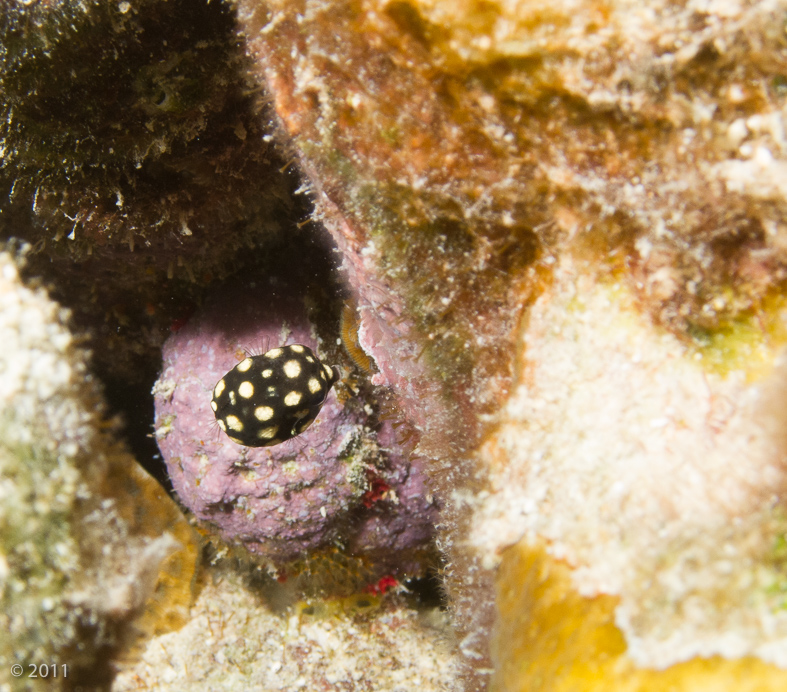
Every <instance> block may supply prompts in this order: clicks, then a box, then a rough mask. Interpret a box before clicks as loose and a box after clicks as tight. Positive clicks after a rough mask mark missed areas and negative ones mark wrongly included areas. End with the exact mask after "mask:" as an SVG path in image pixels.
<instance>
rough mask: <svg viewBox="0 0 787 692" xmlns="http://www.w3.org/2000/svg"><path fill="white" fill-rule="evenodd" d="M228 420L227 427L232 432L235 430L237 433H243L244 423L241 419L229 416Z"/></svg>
mask: <svg viewBox="0 0 787 692" xmlns="http://www.w3.org/2000/svg"><path fill="white" fill-rule="evenodd" d="M226 420H227V426H228V427H229V429H230V430H234V431H235V432H243V423H241V421H240V418H238V417H237V416H233V415H229V416H227V418H226Z"/></svg>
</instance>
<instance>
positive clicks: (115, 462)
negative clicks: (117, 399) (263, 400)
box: [0, 252, 197, 690]
mask: <svg viewBox="0 0 787 692" xmlns="http://www.w3.org/2000/svg"><path fill="white" fill-rule="evenodd" d="M0 296H2V299H1V300H0V340H2V343H3V349H2V354H0V426H2V435H0V438H1V439H0V603H2V608H0V627H1V628H2V630H3V632H4V636H3V637H2V638H0V662H1V663H2V664H1V665H0V683H2V684H3V685H10V687H9V688H8V689H20V690H22V689H53V688H60V686H61V685H66V684H72V683H77V684H79V683H83V684H103V683H105V682H106V681H107V679H108V677H109V676H110V673H111V669H110V668H109V665H110V660H109V654H110V653H111V652H112V651H115V650H117V649H118V648H119V647H120V646H121V645H125V644H128V643H129V641H131V640H132V639H133V635H134V634H135V628H142V629H147V630H149V631H156V630H161V629H166V628H168V627H171V626H173V625H177V624H180V623H182V621H183V618H184V616H185V614H186V613H187V608H188V604H189V601H190V590H191V580H192V577H193V574H194V567H195V561H196V555H197V550H196V544H195V542H194V539H193V537H192V534H191V530H190V527H189V526H188V524H187V523H186V522H185V520H184V519H183V517H182V516H181V514H180V512H179V511H178V509H177V507H175V505H174V504H173V503H172V501H171V500H170V499H169V498H167V496H166V494H165V493H164V491H163V490H162V489H161V488H160V487H159V486H158V484H157V483H156V482H155V481H153V480H152V479H151V478H150V477H149V476H147V474H146V473H145V472H144V471H142V470H141V469H140V468H139V467H137V465H136V462H135V460H134V459H133V457H131V455H129V454H128V453H127V452H126V451H125V450H124V449H123V448H122V447H121V446H120V445H119V444H118V443H117V442H115V441H114V440H113V437H112V435H111V427H112V425H111V424H110V423H108V422H107V421H106V420H105V419H103V417H102V409H103V404H102V401H101V397H100V394H99V389H98V387H97V385H96V383H95V382H94V381H92V378H91V377H90V375H89V374H88V370H87V367H86V354H85V352H84V351H83V350H82V348H81V347H80V346H79V342H78V340H77V339H75V337H74V336H73V335H72V334H71V333H70V331H69V330H68V328H67V326H66V324H67V322H68V313H67V311H65V310H64V309H62V308H61V307H59V306H58V305H57V304H56V303H54V302H52V301H51V300H50V299H49V298H48V297H47V296H46V294H45V293H44V292H43V290H41V289H32V288H27V287H25V286H24V285H23V284H22V283H21V281H20V279H19V275H18V269H17V266H16V264H15V261H14V259H13V258H12V257H11V256H10V255H9V254H8V253H5V252H4V253H2V254H0ZM135 619H136V622H135ZM31 664H34V665H42V664H46V665H49V666H50V669H49V672H48V674H47V675H39V677H38V678H33V677H31V676H30V673H31V671H32V669H31V668H30V666H31ZM12 665H18V666H21V667H22V675H21V676H14V677H12ZM55 666H57V670H56V671H55V668H54V667H55ZM55 674H57V678H55ZM66 678H67V680H66Z"/></svg>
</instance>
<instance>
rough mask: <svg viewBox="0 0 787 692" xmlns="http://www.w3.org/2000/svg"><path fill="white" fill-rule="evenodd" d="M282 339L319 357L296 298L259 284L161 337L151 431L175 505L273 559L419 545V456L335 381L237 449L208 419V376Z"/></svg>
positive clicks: (429, 506) (428, 529) (426, 536)
mask: <svg viewBox="0 0 787 692" xmlns="http://www.w3.org/2000/svg"><path fill="white" fill-rule="evenodd" d="M284 344H303V345H305V346H307V347H308V348H310V349H312V351H314V352H315V353H317V354H319V353H320V349H319V348H318V343H317V339H316V337H315V329H314V327H313V325H312V324H311V323H310V322H309V320H308V318H307V314H306V309H305V307H304V302H303V300H302V299H301V298H299V297H296V296H293V295H291V293H290V291H289V290H288V289H287V288H286V287H284V286H283V285H282V284H280V283H276V282H268V281H267V280H264V281H262V282H259V283H258V284H256V285H254V284H249V283H246V284H236V285H234V286H231V287H225V288H223V289H221V290H220V291H219V292H218V293H217V294H215V295H214V296H213V298H212V300H210V301H209V302H208V303H206V305H205V307H204V309H203V310H202V311H201V312H200V313H198V314H196V315H194V316H193V317H192V318H191V320H190V321H189V322H188V323H187V324H186V325H185V326H183V327H182V328H181V329H179V330H178V331H177V332H176V333H174V334H173V335H172V336H171V337H170V338H169V340H168V341H167V343H166V344H165V346H164V350H163V359H164V365H163V370H162V373H161V376H160V378H159V380H158V382H157V383H156V385H155V387H154V390H153V391H154V395H155V405H156V418H155V426H156V437H157V439H158V444H159V448H160V450H161V453H162V455H163V457H164V460H165V462H166V464H167V469H168V471H169V476H170V478H171V480H172V484H173V487H174V489H175V492H176V493H177V495H178V497H179V498H180V501H181V502H182V503H183V504H184V505H185V506H186V507H187V508H188V509H189V510H191V511H192V512H193V513H194V514H195V516H196V517H197V518H198V519H200V520H202V521H203V522H206V523H207V524H208V525H210V526H212V527H214V528H215V529H216V531H217V532H218V534H219V535H220V536H221V538H223V539H224V540H226V541H228V542H231V543H236V544H242V545H243V546H245V547H246V548H247V549H248V550H249V551H250V552H252V553H255V554H258V555H260V556H262V557H264V558H267V559H270V560H271V561H273V562H274V563H277V564H281V563H284V562H287V561H290V560H294V559H298V558H300V557H303V556H305V555H307V554H308V553H309V551H312V550H315V549H319V548H321V547H328V546H335V545H340V546H342V547H343V548H344V549H345V550H346V551H347V552H348V553H349V554H353V555H362V556H368V557H369V558H371V559H372V560H375V561H376V562H378V564H379V563H382V562H386V561H388V562H390V561H391V560H392V559H393V560H395V557H394V553H395V552H396V551H407V550H417V549H419V548H422V547H424V546H425V545H427V544H428V543H429V541H430V539H431V537H432V533H433V526H434V523H435V521H436V518H437V507H436V505H435V502H434V500H433V498H432V495H431V494H430V493H429V491H428V489H427V488H426V487H425V485H424V475H423V468H422V467H423V463H424V462H423V460H421V459H419V458H418V457H416V456H414V455H410V454H408V453H407V452H406V451H405V450H404V449H403V448H402V446H401V445H400V444H399V443H398V442H397V440H396V435H395V433H394V430H393V426H392V425H391V423H390V422H389V421H382V422H378V421H377V419H376V417H374V411H373V408H372V407H370V406H369V405H368V403H367V402H365V401H363V400H361V399H359V398H357V397H355V396H353V395H352V393H351V392H350V391H349V389H348V388H347V387H342V385H341V383H339V384H337V386H336V387H335V388H334V389H333V390H332V391H331V392H330V393H329V394H328V396H327V398H326V399H325V402H324V404H323V406H322V409H321V411H320V412H319V415H318V416H317V418H316V420H315V421H314V423H313V424H312V425H311V426H310V427H309V428H308V429H307V430H305V432H303V433H302V434H300V435H298V436H296V437H294V438H293V439H291V440H287V441H285V442H283V443H282V444H278V445H275V446H272V447H254V448H252V447H244V446H241V445H239V444H236V443H235V442H232V441H231V440H230V439H229V438H228V437H227V436H226V435H224V433H222V432H221V431H220V430H219V429H218V428H217V427H216V423H215V419H214V414H213V411H212V410H211V406H210V404H211V397H212V392H213V390H214V386H215V385H216V383H217V382H218V381H219V380H220V379H221V378H222V376H223V375H224V374H225V373H227V372H228V371H229V370H231V369H232V368H234V367H235V366H236V365H237V364H238V362H240V361H242V360H243V359H244V357H245V355H246V352H247V349H248V350H251V351H252V352H255V351H256V352H261V351H263V350H267V349H269V348H273V347H275V346H279V345H284ZM324 362H326V363H328V364H331V365H333V363H330V360H329V359H324Z"/></svg>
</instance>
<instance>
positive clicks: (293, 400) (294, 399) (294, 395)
mask: <svg viewBox="0 0 787 692" xmlns="http://www.w3.org/2000/svg"><path fill="white" fill-rule="evenodd" d="M302 398H303V396H302V395H301V393H300V392H290V393H289V394H288V395H287V396H285V397H284V404H285V406H297V405H298V404H300V403H301V399H302Z"/></svg>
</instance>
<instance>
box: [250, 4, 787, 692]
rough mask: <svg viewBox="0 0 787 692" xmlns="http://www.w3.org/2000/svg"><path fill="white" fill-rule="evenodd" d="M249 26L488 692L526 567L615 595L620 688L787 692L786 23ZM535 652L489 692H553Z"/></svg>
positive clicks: (316, 11)
mask: <svg viewBox="0 0 787 692" xmlns="http://www.w3.org/2000/svg"><path fill="white" fill-rule="evenodd" d="M238 7H239V19H240V22H241V27H242V29H243V32H244V34H245V36H246V39H247V42H248V47H249V48H248V50H249V52H250V53H251V55H253V56H254V57H255V59H256V72H257V74H258V75H259V78H260V81H261V82H262V83H263V84H265V85H266V86H267V87H268V89H269V90H270V92H271V96H272V100H273V103H274V105H275V108H276V112H277V114H278V116H279V118H280V119H281V123H282V127H283V129H284V130H285V131H286V132H287V133H288V134H289V135H290V136H291V138H292V143H293V149H294V151H295V152H296V154H297V156H298V157H299V159H300V162H301V166H302V168H303V170H304V171H305V172H306V174H307V175H308V176H309V177H310V179H311V181H312V184H313V187H314V190H315V201H316V206H317V208H318V210H319V212H320V214H321V216H322V217H323V218H324V220H325V225H326V227H327V228H328V229H329V231H330V232H331V233H332V235H333V237H334V239H335V241H336V244H337V246H338V247H339V248H340V250H341V251H342V253H343V267H344V270H345V271H346V273H347V276H348V281H349V283H350V285H351V286H352V288H353V289H354V291H355V293H356V298H357V301H358V306H359V327H358V335H359V343H360V345H361V347H362V348H363V349H365V350H366V351H367V352H368V354H369V355H370V356H371V357H372V358H373V359H374V361H375V363H376V364H377V366H378V367H379V371H380V372H379V373H377V375H376V379H377V381H379V382H380V383H384V384H387V385H389V386H390V387H391V388H392V389H393V391H394V393H395V395H396V397H397V401H398V402H399V404H400V406H401V409H402V411H403V412H404V415H405V416H406V418H407V419H408V420H409V421H410V422H411V423H412V424H413V425H414V426H415V427H416V428H417V429H418V431H419V433H420V440H419V449H420V450H423V451H425V452H426V453H427V454H428V455H429V456H430V457H431V458H432V461H431V463H429V464H428V465H427V470H428V473H429V474H430V476H431V480H432V482H433V484H434V487H435V488H436V491H437V493H438V495H442V497H443V498H444V499H445V500H446V509H445V511H444V513H443V516H442V528H443V534H442V536H441V537H440V543H441V545H442V546H444V547H445V549H446V556H447V559H448V561H449V565H448V566H447V568H446V570H445V578H446V588H447V590H448V592H449V595H450V596H451V597H452V600H453V604H454V608H455V611H454V612H455V614H456V621H457V624H458V628H459V630H460V632H461V634H462V637H461V641H460V649H461V650H462V651H463V653H464V654H465V655H466V658H467V660H468V663H469V665H470V667H471V668H473V669H474V670H475V673H474V677H473V680H472V682H471V683H470V684H471V685H472V686H478V687H483V686H485V684H486V683H487V682H488V680H489V678H488V677H487V676H488V675H489V674H490V670H491V669H492V659H490V658H489V648H488V641H489V636H490V632H491V631H492V630H491V622H492V621H493V620H494V619H495V618H497V621H498V625H497V627H498V632H500V633H505V632H508V631H509V630H507V629H506V627H507V625H506V623H510V622H512V621H516V618H517V613H510V612H502V611H501V610H500V606H501V603H500V602H499V599H501V598H502V595H501V594H507V596H506V598H507V600H506V603H509V604H515V605H514V606H513V607H515V608H520V607H523V606H522V604H523V603H525V602H526V599H525V598H523V599H521V600H517V592H518V591H519V593H520V594H522V593H525V592H526V591H527V590H528V589H529V586H528V581H527V580H528V578H529V577H527V576H526V575H525V574H524V573H520V576H519V577H516V576H513V577H512V576H511V575H512V574H514V575H515V574H516V570H513V571H508V572H506V574H507V575H508V576H507V577H506V578H505V580H504V582H502V581H501V582H500V583H498V585H497V586H495V579H496V576H495V575H496V570H497V566H498V564H499V561H500V559H501V555H503V554H504V552H505V550H506V548H507V547H508V546H511V545H517V544H519V542H520V541H524V544H523V545H524V546H525V547H524V548H522V550H528V549H531V550H536V549H538V547H539V546H542V545H546V550H547V553H548V554H549V555H550V556H551V557H550V559H562V560H566V561H567V562H568V564H569V565H570V567H571V568H572V569H573V572H572V581H571V583H572V588H573V589H575V590H576V591H578V592H579V593H580V594H581V595H582V596H583V597H585V598H587V599H590V598H600V596H599V594H606V595H615V596H617V597H619V598H620V600H619V601H616V602H615V603H616V605H615V606H614V618H615V624H614V627H615V628H617V629H616V631H617V633H618V634H616V635H615V637H613V638H612V639H614V640H615V643H614V646H612V644H610V646H611V648H609V649H605V648H604V647H603V646H602V647H600V648H599V649H598V658H599V659H601V658H603V657H604V656H607V655H613V654H614V655H618V654H620V653H621V648H622V649H624V650H625V651H626V654H625V656H626V657H627V658H626V661H628V662H629V663H631V664H632V665H633V666H634V667H635V668H640V669H643V670H644V669H648V668H651V669H664V670H665V673H664V676H665V677H663V678H659V677H658V674H654V676H653V677H652V679H651V681H652V684H654V685H659V684H660V683H659V681H660V680H661V681H663V682H664V686H666V684H667V682H668V681H670V680H672V679H673V678H671V677H669V676H668V675H667V672H666V671H669V670H672V668H673V667H674V666H678V665H681V664H682V662H684V661H687V660H698V659H699V658H700V657H713V656H724V657H727V658H729V659H731V660H732V659H734V660H740V661H745V660H748V659H746V658H745V657H747V656H748V657H757V659H758V660H759V661H760V663H758V664H757V665H758V666H762V667H764V668H765V669H767V675H772V676H773V679H775V680H779V679H782V678H783V675H784V673H783V671H782V670H781V669H782V668H783V667H785V666H786V665H787V660H786V659H785V651H786V650H787V649H785V643H784V641H783V630H782V627H783V612H782V610H783V609H782V606H781V602H782V601H781V595H780V594H781V593H782V586H781V584H782V582H783V570H784V568H783V558H782V557H781V553H782V548H781V546H782V544H783V536H784V528H785V527H784V526H783V518H782V517H783V514H784V509H783V502H782V499H781V497H782V489H783V485H784V480H783V479H784V449H785V446H784V443H783V440H784V433H783V431H784V429H785V423H786V422H785V420H784V419H783V417H782V416H781V415H780V414H779V413H777V411H780V410H783V397H782V396H781V395H780V392H781V391H783V384H784V380H783V368H782V366H781V365H779V362H780V361H779V359H780V357H781V355H780V354H781V350H782V349H783V347H784V344H785V328H784V323H785V315H784V302H783V291H784V287H785V283H784V282H785V277H786V276H787V274H785V256H784V247H785V237H787V236H786V235H785V234H787V227H785V224H784V220H785V218H787V216H786V214H787V199H785V194H784V188H783V184H782V182H781V178H782V177H783V170H784V166H785V147H784V98H785V91H784V88H783V83H784V73H785V68H787V65H785V61H784V57H783V56H784V48H785V37H784V33H783V31H782V26H783V18H784V7H783V6H782V5H781V4H780V3H768V2H766V3H756V4H754V5H749V4H745V3H738V2H734V1H731V2H721V3H713V4H711V5H708V4H707V3H699V2H691V1H688V2H683V3H677V4H675V3H666V2H664V3H662V2H656V3H649V4H648V5H647V6H640V5H632V4H630V3H625V2H620V3H612V4H609V5H605V6H604V8H603V9H601V8H600V7H599V6H597V5H593V4H592V3H582V2H580V3H575V2H563V3H561V2H558V3H540V2H535V3H533V2H511V3H503V2H489V3H486V2H485V3H480V4H479V3H463V2H429V1H426V0H425V1H413V2H382V1H381V2H375V1H369V2H350V1H343V0H335V1H333V2H316V1H314V2H310V1H309V0H304V1H302V2H299V3H289V2H281V1H278V0H268V1H260V0H239V2H238ZM755 85H757V86H756V87H755ZM623 354H625V355H623ZM528 546H529V548H528ZM542 568H543V569H544V570H548V569H549V563H548V562H544V563H542ZM500 569H501V570H502V569H503V567H501V568H500ZM518 578H521V581H520V582H519V583H517V581H516V580H517V579H518ZM516 604H519V605H516ZM584 605H587V604H583V603H582V602H580V601H577V602H576V607H577V608H578V609H579V610H580V611H581V609H582V608H583V607H584ZM536 610H538V608H536ZM538 612H539V613H542V612H546V611H538ZM608 615H609V613H608V612H606V613H605V615H604V617H605V618H608ZM522 621H523V622H524V621H525V620H522ZM528 622H531V621H528ZM531 624H532V623H531ZM536 624H537V623H535V624H533V626H534V627H535V626H536ZM618 635H619V636H618ZM612 639H609V640H605V641H606V643H607V644H609V643H610V642H612ZM496 641H497V645H498V646H499V647H500V648H499V649H497V650H496V652H495V656H494V660H495V668H496V670H499V671H503V670H505V671H509V672H510V671H511V670H512V666H513V667H514V668H515V667H516V665H515V664H516V660H517V658H516V657H517V653H516V652H517V651H518V649H516V645H515V644H513V640H512V639H510V638H509V637H506V636H505V635H504V634H501V635H500V636H499V637H498V638H497V640H496ZM620 642H623V644H622V645H620ZM509 644H510V646H509ZM561 645H565V646H566V647H568V646H569V643H568V640H566V641H564V642H558V643H557V644H556V646H561ZM619 645H620V646H619ZM605 646H606V644H605ZM615 647H618V648H615ZM541 653H542V656H541V657H540V658H539V657H536V658H535V659H534V660H532V661H530V662H529V664H528V665H529V668H527V670H526V671H524V670H521V669H520V670H518V671H517V672H516V674H512V675H510V676H509V675H507V674H506V675H503V674H502V673H501V674H500V675H497V676H493V679H494V684H495V685H497V686H498V687H500V688H501V689H528V685H529V684H533V682H534V681H535V680H542V681H545V682H544V684H546V685H548V684H549V683H554V684H555V685H557V684H558V679H557V678H556V677H552V674H553V672H554V668H551V667H550V666H551V664H552V662H553V661H552V660H551V659H550V656H549V653H548V651H547V650H546V649H544V650H541ZM566 660H568V658H567V659H566ZM719 661H720V659H718V658H714V659H713V663H711V664H710V666H711V668H713V667H714V666H716V668H713V669H714V670H716V671H717V672H718V673H719V674H720V675H722V677H723V673H722V672H721V671H723V670H728V669H727V668H724V667H723V666H721V665H720V663H719ZM762 661H765V662H767V663H762ZM591 665H593V663H592V662H591ZM621 666H623V667H625V666H624V664H623V663H621ZM615 670H622V668H615V669H610V670H609V671H608V672H609V673H610V676H611V677H609V678H608V682H609V684H610V689H613V688H614V687H613V686H614V684H615V683H620V684H621V685H623V684H625V681H624V680H623V678H622V677H621V678H616V677H615ZM740 670H743V671H744V672H743V673H742V675H743V676H744V677H745V675H746V665H743V667H742V668H740ZM736 674H737V673H736ZM528 675H529V676H530V677H528ZM632 679H633V678H632ZM756 679H758V678H756V677H752V680H756ZM730 680H732V678H730ZM574 682H575V680H573V679H572V680H570V683H566V684H567V685H569V684H574ZM638 684H639V683H638ZM643 684H644V683H643ZM648 684H650V683H648ZM555 689H558V687H555Z"/></svg>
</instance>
